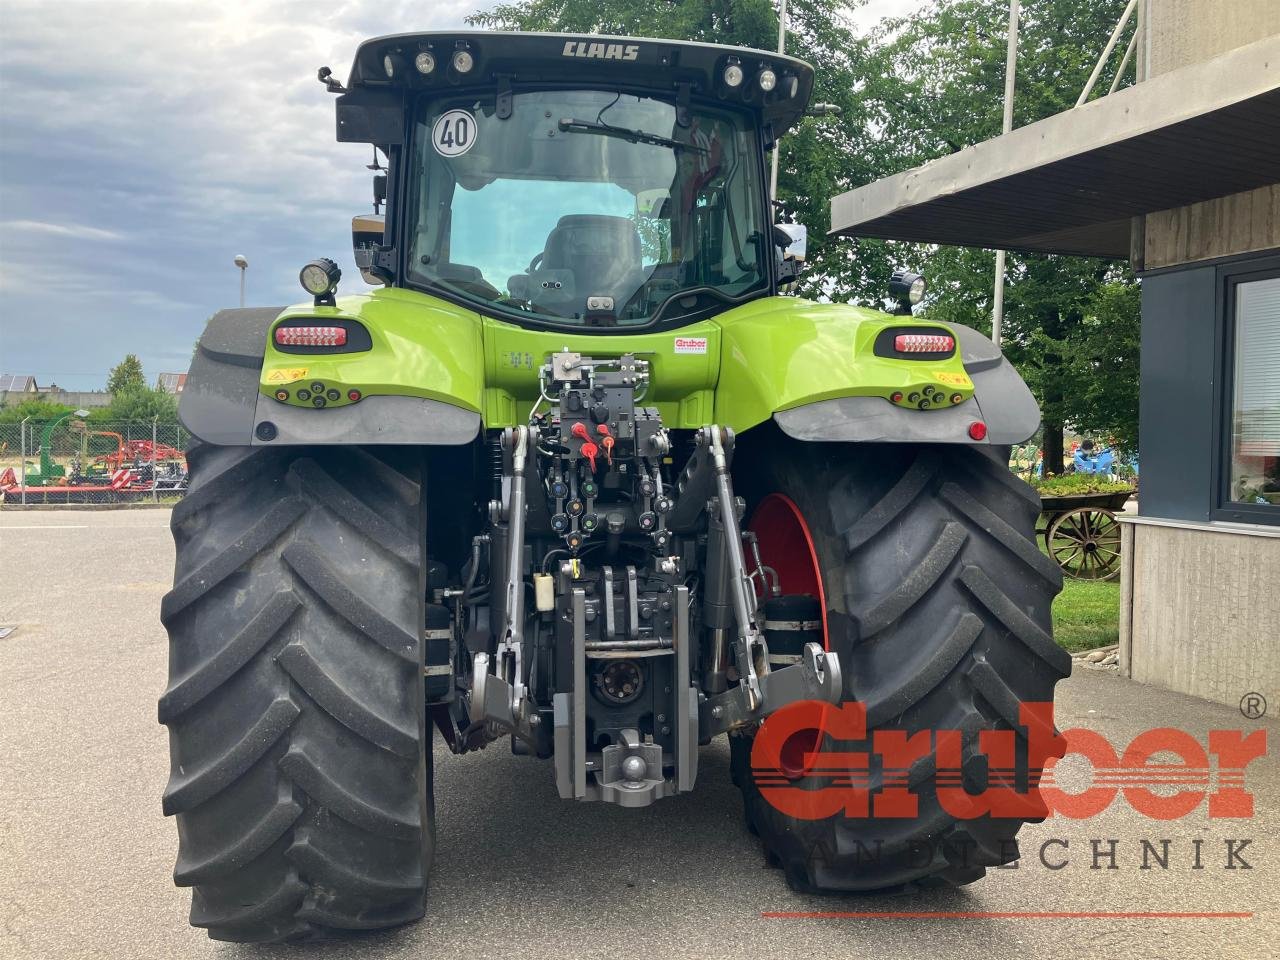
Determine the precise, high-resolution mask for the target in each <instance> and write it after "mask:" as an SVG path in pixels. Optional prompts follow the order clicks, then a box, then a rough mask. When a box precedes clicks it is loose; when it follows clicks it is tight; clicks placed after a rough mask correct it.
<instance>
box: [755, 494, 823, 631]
mask: <svg viewBox="0 0 1280 960" xmlns="http://www.w3.org/2000/svg"><path fill="white" fill-rule="evenodd" d="M747 529H748V530H750V531H751V532H752V533H754V534H755V535H756V542H757V543H759V545H760V557H761V559H763V560H764V562H765V565H766V566H770V567H773V569H774V570H776V571H777V573H778V583H779V584H780V585H781V587H782V592H783V593H807V594H809V595H810V596H814V597H817V598H818V605H819V606H820V607H821V609H822V648H823V649H824V650H830V649H831V645H830V643H829V642H828V640H827V594H826V591H825V590H823V589H822V573H821V568H820V567H819V566H818V552H817V551H816V550H815V549H814V547H813V535H812V534H810V533H809V525H808V524H807V523H805V520H804V514H802V513H801V512H800V508H799V507H797V506H796V504H795V501H794V500H792V499H791V498H790V497H788V496H786V495H785V494H781V493H771V494H769V495H768V496H767V497H765V498H764V499H763V500H761V501H760V506H758V507H756V510H755V513H753V514H752V515H751V522H750V523H749V524H747Z"/></svg>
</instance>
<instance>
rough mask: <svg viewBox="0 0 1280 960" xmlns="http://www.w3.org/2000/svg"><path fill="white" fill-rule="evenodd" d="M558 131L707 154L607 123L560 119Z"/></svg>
mask: <svg viewBox="0 0 1280 960" xmlns="http://www.w3.org/2000/svg"><path fill="white" fill-rule="evenodd" d="M560 129H561V130H564V131H566V132H573V133H598V134H600V135H601V136H605V137H617V138H618V139H619V140H626V141H628V142H630V143H647V144H650V145H651V146H655V147H667V148H668V149H671V150H692V151H693V152H694V153H706V152H707V150H706V148H705V147H699V146H698V145H697V144H693V143H685V142H683V141H681V140H673V139H671V138H670V137H663V136H659V135H658V134H656V133H646V132H645V131H643V130H628V129H627V128H626V127H615V126H613V125H611V124H608V123H600V122H599V121H598V120H575V119H572V118H570V117H562V118H561V119H560Z"/></svg>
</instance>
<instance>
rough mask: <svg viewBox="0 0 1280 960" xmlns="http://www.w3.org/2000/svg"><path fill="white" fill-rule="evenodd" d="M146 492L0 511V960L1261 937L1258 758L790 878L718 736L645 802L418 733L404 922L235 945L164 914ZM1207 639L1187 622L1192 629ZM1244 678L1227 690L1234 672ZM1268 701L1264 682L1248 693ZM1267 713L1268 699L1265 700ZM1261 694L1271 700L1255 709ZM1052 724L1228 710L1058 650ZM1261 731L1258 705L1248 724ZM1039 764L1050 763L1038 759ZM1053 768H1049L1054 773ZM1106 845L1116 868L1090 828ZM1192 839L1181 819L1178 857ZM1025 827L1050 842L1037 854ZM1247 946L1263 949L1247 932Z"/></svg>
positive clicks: (1270, 771) (158, 548) (168, 857)
mask: <svg viewBox="0 0 1280 960" xmlns="http://www.w3.org/2000/svg"><path fill="white" fill-rule="evenodd" d="M167 523H168V512H167V511H165V510H136V511H77V510H57V511H38V512H25V513H24V512H20V511H6V512H4V513H3V514H0V544H3V548H4V550H3V552H4V556H5V558H6V560H7V576H6V577H5V578H4V579H3V581H2V585H0V625H14V624H16V625H17V627H18V629H17V630H16V631H15V632H14V633H13V634H12V635H10V636H9V637H8V638H7V639H3V640H0V957H3V958H13V960H18V958H55V957H113V958H120V957H179V956H181V957H187V958H196V957H205V956H219V957H223V958H242V957H243V958H249V957H267V956H282V957H291V958H296V957H301V956H307V957H312V956H314V957H317V958H321V957H322V958H336V957H362V958H376V957H413V958H430V957H457V956H466V957H467V958H468V960H481V958H488V957H501V958H509V957H513V956H517V957H520V958H521V960H531V958H536V957H556V958H560V957H613V956H635V955H636V954H638V953H644V954H648V955H655V956H664V957H729V956H753V957H769V958H775V957H776V958H784V957H803V958H806V960H812V958H816V957H854V956H867V957H875V958H877V960H882V958H883V960H888V958H897V957H903V958H912V960H917V958H920V957H926V956H939V957H943V956H945V957H948V958H953V960H963V958H968V957H986V956H989V955H991V954H997V953H998V954H1001V955H1005V956H1027V957H1045V958H1054V960H1060V958H1065V957H1075V956H1081V957H1086V956H1087V957H1090V958H1104V957H1153V958H1155V957H1159V958H1166V957H1173V956H1206V955H1207V956H1215V957H1263V956H1275V955H1276V954H1275V944H1276V943H1280V902H1278V901H1280V884H1278V883H1277V882H1276V881H1277V866H1276V864H1275V858H1276V841H1275V837H1276V836H1278V835H1280V830H1278V829H1277V826H1278V823H1280V809H1278V804H1280V764H1277V762H1276V760H1275V759H1274V755H1272V756H1268V757H1266V758H1264V759H1262V760H1259V761H1255V762H1254V764H1252V765H1251V766H1250V767H1249V772H1248V787H1249V789H1250V790H1251V791H1252V792H1253V793H1254V795H1255V797H1256V810H1255V815H1254V817H1253V819H1252V820H1221V819H1218V820H1211V819H1209V818H1208V816H1207V813H1206V805H1205V804H1202V805H1201V806H1200V808H1199V809H1198V810H1196V811H1195V812H1194V813H1192V814H1191V815H1189V816H1188V817H1186V818H1184V819H1182V820H1179V821H1175V822H1172V823H1161V822H1159V821H1154V820H1150V819H1147V818H1145V817H1142V816H1140V815H1138V814H1137V813H1135V812H1134V811H1133V810H1131V809H1130V808H1129V806H1128V804H1127V803H1126V802H1125V801H1123V800H1117V801H1116V802H1115V803H1114V804H1113V805H1112V806H1111V807H1110V808H1109V809H1108V810H1107V811H1106V812H1105V813H1104V814H1101V815H1099V816H1097V817H1095V818H1093V819H1090V820H1083V821H1070V820H1064V819H1061V818H1056V817H1055V818H1051V819H1050V820H1047V821H1046V822H1044V823H1042V824H1036V825H1032V826H1030V827H1028V828H1026V829H1025V830H1024V831H1023V833H1022V849H1023V853H1024V861H1023V862H1022V864H1021V865H1020V866H1019V867H1018V869H1016V870H1014V869H1009V870H997V871H993V875H992V876H990V877H988V878H987V879H986V880H984V881H981V882H979V883H978V884H976V885H973V886H970V887H967V888H964V889H962V890H958V891H941V892H930V893H928V894H913V895H907V896H903V897H895V898H883V897H881V898H849V897H809V896H799V895H796V894H794V893H792V892H790V891H789V890H788V889H787V887H786V885H785V883H784V882H783V880H782V878H781V876H780V874H779V873H778V872H777V871H775V870H771V869H768V868H767V867H766V866H765V864H764V861H763V858H762V856H761V854H760V851H759V848H758V846H757V844H756V842H755V840H754V839H753V838H752V837H751V836H750V835H749V834H748V833H747V832H746V830H745V829H744V828H743V824H742V813H741V805H740V803H739V800H738V796H737V792H736V790H735V789H734V788H733V787H732V785H731V784H730V782H729V772H728V751H727V749H726V748H725V747H724V746H723V745H722V744H717V745H714V746H712V747H709V748H706V749H704V750H703V752H702V754H701V768H700V773H699V778H698V787H697V790H696V791H695V792H694V793H693V794H692V795H689V796H684V797H678V798H674V799H670V800H664V801H662V802H660V803H658V804H656V805H654V806H652V807H650V808H648V809H646V810H640V811H626V810H620V809H617V808H614V807H611V806H607V805H603V804H573V803H568V802H564V801H561V800H559V799H558V798H557V797H556V794H555V789H554V786H553V784H552V775H551V769H550V767H549V766H548V765H546V764H540V763H539V762H538V761H534V760H530V759H527V758H522V757H514V756H512V755H511V754H510V753H509V751H507V750H506V749H505V748H504V747H502V746H501V745H494V746H493V747H490V748H489V749H488V750H487V751H485V752H483V753H480V754H474V755H470V756H466V757H460V758H454V757H451V756H449V755H447V754H444V755H443V756H442V755H441V753H442V749H441V748H439V747H437V767H436V769H437V773H436V776H437V788H436V795H437V802H438V811H439V851H438V852H439V858H438V861H437V866H436V870H435V873H434V874H433V878H432V899H431V904H430V916H429V919H427V920H425V921H424V922H422V923H419V924H416V925H414V926H411V927H408V928H405V929H402V930H398V931H394V932H391V933H384V934H377V935H369V936H362V937H360V938H358V939H356V940H353V941H347V942H344V943H338V944H332V945H319V946H311V947H306V948H261V947H239V946H233V945H228V944H220V943H215V942H213V941H210V940H208V939H207V938H206V937H205V935H204V933H203V931H199V930H195V929H192V928H190V927H188V926H187V922H186V914H187V908H188V894H187V892H186V891H185V890H179V889H177V888H175V887H174V886H173V885H172V883H171V882H170V872H171V870H172V867H173V859H174V854H175V850H176V847H177V835H176V832H175V830H174V826H173V824H172V823H171V822H166V820H165V819H164V818H163V817H162V816H161V814H160V794H161V791H162V790H163V787H164V783H165V780H166V777H167V774H168V756H167V747H166V737H165V731H164V729H163V728H162V727H161V726H159V725H158V724H157V723H156V698H157V697H158V696H159V694H160V692H161V691H162V689H163V688H164V685H165V635H164V631H163V630H162V628H161V626H160V623H159V621H158V619H157V616H158V608H159V603H160V597H161V596H162V595H163V593H164V591H165V590H166V589H167V587H168V584H169V578H170V575H171V572H172V563H173V552H172V545H171V542H170V539H169V534H168V530H167ZM1208 639H1209V638H1206V640H1208ZM1244 692H1245V691H1241V693H1242V694H1243V693H1244ZM1273 706H1275V704H1273ZM1277 709H1280V707H1277ZM1273 713H1274V711H1273ZM1058 722H1059V725H1060V726H1061V727H1063V728H1068V727H1074V726H1084V727H1089V728H1092V729H1094V730H1097V731H1099V732H1101V733H1103V734H1105V735H1106V736H1107V737H1108V738H1109V739H1110V740H1111V742H1112V743H1114V744H1117V745H1119V746H1120V747H1123V746H1124V745H1126V744H1128V742H1129V741H1130V739H1132V737H1133V736H1135V735H1136V734H1137V733H1138V732H1140V731H1141V730H1144V729H1147V728H1150V727H1157V726H1176V727H1179V728H1181V729H1184V730H1186V731H1187V732H1189V733H1191V734H1192V735H1194V736H1196V737H1197V738H1198V739H1200V741H1201V742H1202V743H1203V742H1204V741H1205V737H1206V733H1207V731H1208V730H1210V729H1214V728H1240V727H1242V726H1243V727H1244V728H1246V729H1253V728H1255V727H1257V726H1259V723H1248V722H1245V721H1243V719H1242V718H1241V716H1240V715H1239V713H1238V712H1237V710H1236V709H1235V708H1234V707H1222V706H1217V705H1214V704H1209V703H1206V702H1204V701H1201V700H1196V699H1193V698H1190V697H1184V696H1180V695H1177V694H1172V693H1168V692H1166V691H1162V690H1157V689H1154V688H1151V687H1144V686H1140V685H1137V684H1134V683H1131V682H1129V681H1127V680H1124V679H1121V678H1119V677H1117V676H1115V675H1114V674H1112V673H1110V672H1106V671H1097V670H1086V669H1084V668H1080V667H1078V668H1077V670H1076V675H1075V676H1073V677H1072V678H1071V679H1070V680H1068V681H1066V682H1064V683H1063V684H1062V685H1061V686H1060V687H1059V708H1058ZM1260 723H1261V725H1262V726H1265V727H1266V728H1267V729H1268V732H1269V734H1270V736H1271V738H1272V739H1273V740H1274V739H1275V737H1276V733H1277V727H1276V725H1275V724H1274V722H1273V721H1272V720H1271V719H1270V718H1268V719H1266V720H1263V721H1261V722H1260ZM1064 766H1065V764H1064ZM1065 775H1066V774H1065V772H1064V777H1065ZM1163 838H1169V839H1172V840H1173V844H1172V848H1171V850H1172V857H1171V859H1170V864H1169V868H1168V869H1167V870H1162V869H1158V868H1156V869H1150V870H1143V869H1140V865H1141V860H1142V851H1141V841H1142V840H1143V839H1147V840H1150V841H1152V842H1158V841H1159V840H1160V839H1163ZM1227 838H1230V839H1235V840H1237V841H1238V840H1240V839H1245V838H1249V839H1251V840H1252V843H1251V844H1250V846H1249V847H1248V848H1247V849H1246V850H1245V851H1244V854H1243V855H1244V857H1245V859H1246V860H1247V861H1248V862H1249V863H1250V864H1251V865H1252V869H1250V870H1244V869H1235V870H1225V869H1223V867H1224V863H1225V861H1226V856H1225V852H1224V850H1225V843H1224V841H1225V839H1227ZM1095 839H1096V840H1099V841H1101V843H1102V846H1103V848H1104V850H1105V848H1106V844H1107V841H1109V840H1111V839H1115V840H1117V841H1118V843H1117V847H1116V854H1117V855H1116V861H1117V869H1114V870H1111V869H1106V868H1105V867H1106V860H1105V858H1104V860H1103V862H1102V863H1101V864H1100V868H1099V869H1092V857H1091V854H1090V843H1091V841H1092V840H1095ZM1194 839H1201V840H1203V841H1204V843H1203V846H1202V864H1203V869H1199V870H1197V869H1194V860H1193V846H1192V841H1193V840H1194ZM1049 840H1058V841H1061V840H1065V841H1067V842H1068V844H1069V846H1068V847H1067V848H1066V849H1065V851H1064V849H1063V848H1062V847H1061V846H1060V845H1050V846H1048V847H1047V848H1045V849H1046V857H1047V858H1048V859H1049V861H1050V862H1056V861H1059V860H1061V859H1062V858H1063V857H1064V856H1065V857H1069V858H1070V859H1069V863H1068V865H1067V866H1066V867H1064V868H1063V869H1060V870H1049V869H1047V868H1046V867H1045V866H1043V865H1042V864H1041V863H1040V861H1039V858H1038V853H1039V851H1040V849H1041V847H1042V845H1043V844H1045V842H1046V841H1049ZM771 911H788V912H814V911H820V912H868V911H924V912H966V913H983V914H991V913H1008V912H1045V911H1054V912H1072V913H1079V912H1104V913H1106V912H1111V913H1114V912H1174V911H1176V912H1230V913H1246V914H1250V915H1251V916H1248V917H1236V918H1216V919H1168V918H1159V919H1120V918H1115V917H1101V918H1097V917H1094V918H1063V917H1054V918H1027V917H1021V918H1009V917H990V916H986V917H972V918H965V919H956V918H889V919H870V918H848V917H839V918H798V919H796V918H792V919H780V918H771V917H765V916H762V912H771ZM1267 943H1271V944H1272V947H1270V948H1268V947H1267V946H1266V944H1267Z"/></svg>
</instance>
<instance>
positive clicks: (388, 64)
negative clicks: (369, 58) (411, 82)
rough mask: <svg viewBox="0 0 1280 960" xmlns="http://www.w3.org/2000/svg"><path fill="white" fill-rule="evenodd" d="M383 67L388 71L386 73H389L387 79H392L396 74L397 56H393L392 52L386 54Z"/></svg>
mask: <svg viewBox="0 0 1280 960" xmlns="http://www.w3.org/2000/svg"><path fill="white" fill-rule="evenodd" d="M382 69H383V71H384V72H385V73H386V75H387V79H388V80H390V79H392V78H393V77H395V75H396V58H395V57H393V56H391V54H389V53H388V54H387V55H386V56H384V57H383V58H382Z"/></svg>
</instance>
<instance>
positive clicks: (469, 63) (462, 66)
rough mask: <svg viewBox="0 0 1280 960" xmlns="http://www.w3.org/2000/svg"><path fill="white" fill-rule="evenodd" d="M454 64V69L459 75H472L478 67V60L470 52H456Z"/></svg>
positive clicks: (454, 53)
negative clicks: (472, 70)
mask: <svg viewBox="0 0 1280 960" xmlns="http://www.w3.org/2000/svg"><path fill="white" fill-rule="evenodd" d="M452 62H453V69H454V70H456V71H457V72H458V73H470V72H471V69H472V67H474V66H475V65H476V58H475V57H473V56H472V55H471V51H470V50H455V51H454V52H453V61H452Z"/></svg>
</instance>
